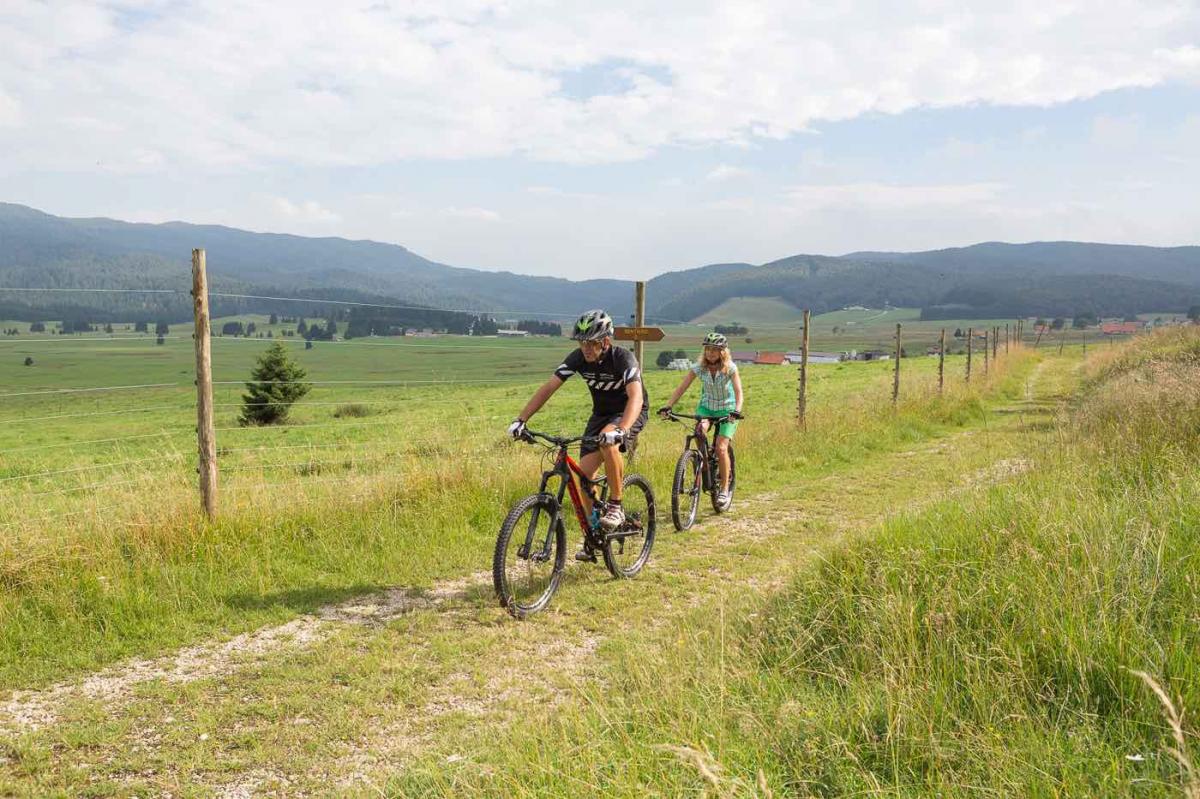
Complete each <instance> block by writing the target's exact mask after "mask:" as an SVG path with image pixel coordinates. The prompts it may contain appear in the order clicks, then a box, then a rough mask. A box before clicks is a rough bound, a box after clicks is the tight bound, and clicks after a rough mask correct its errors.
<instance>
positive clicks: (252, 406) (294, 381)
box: [238, 342, 312, 426]
mask: <svg viewBox="0 0 1200 799" xmlns="http://www.w3.org/2000/svg"><path fill="white" fill-rule="evenodd" d="M305 376H306V372H305V371H304V369H302V368H300V366H299V365H298V364H297V363H296V362H295V361H293V360H292V359H291V358H290V357H288V354H287V350H286V349H285V348H284V346H283V344H281V343H279V342H276V343H274V344H272V345H271V346H269V347H267V349H266V351H265V352H264V353H263V354H262V355H261V356H259V359H258V363H257V365H256V366H255V367H254V370H253V371H252V372H251V373H250V378H251V382H248V383H246V389H247V393H245V394H243V395H242V413H241V416H240V417H239V418H238V422H239V423H240V424H242V425H243V426H245V425H264V424H278V423H280V422H283V421H285V420H286V419H287V415H288V411H289V410H290V409H291V406H292V403H294V402H296V401H297V400H299V399H300V398H301V397H303V396H304V395H305V394H307V393H308V392H309V390H310V389H311V388H312V386H310V385H309V384H308V383H305V382H303V381H304V378H305Z"/></svg>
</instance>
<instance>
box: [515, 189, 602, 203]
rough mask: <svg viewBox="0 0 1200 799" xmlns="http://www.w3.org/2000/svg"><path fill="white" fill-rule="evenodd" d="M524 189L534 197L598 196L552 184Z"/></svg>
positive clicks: (573, 197)
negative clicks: (567, 189)
mask: <svg viewBox="0 0 1200 799" xmlns="http://www.w3.org/2000/svg"><path fill="white" fill-rule="evenodd" d="M525 191H526V192H528V193H529V194H532V195H534V196H536V197H555V198H559V199H564V200H594V199H596V198H597V197H598V196H599V195H596V194H592V193H591V192H586V191H566V190H565V189H560V188H556V187H554V186H526V187H525Z"/></svg>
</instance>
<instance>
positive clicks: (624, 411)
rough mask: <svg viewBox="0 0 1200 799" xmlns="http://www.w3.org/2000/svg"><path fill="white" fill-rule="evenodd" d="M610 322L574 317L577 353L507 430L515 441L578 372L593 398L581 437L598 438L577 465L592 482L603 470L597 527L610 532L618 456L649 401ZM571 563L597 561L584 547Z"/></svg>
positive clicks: (615, 515)
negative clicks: (604, 498) (603, 497)
mask: <svg viewBox="0 0 1200 799" xmlns="http://www.w3.org/2000/svg"><path fill="white" fill-rule="evenodd" d="M612 334H613V323H612V318H611V317H610V316H609V315H608V314H607V313H605V312H604V311H602V310H598V309H597V310H592V311H588V312H587V313H585V314H584V315H583V316H581V317H579V321H577V322H576V323H575V327H574V330H573V331H572V334H571V338H573V339H574V340H576V341H578V342H579V349H577V350H574V351H573V352H571V353H570V354H569V355H568V356H567V357H566V358H565V359H563V362H562V364H560V365H559V367H558V368H557V369H555V370H554V375H553V376H552V377H551V378H550V379H549V380H547V381H546V382H545V383H544V384H543V385H542V386H541V387H540V388H539V389H538V390H537V391H535V392H534V393H533V396H532V397H530V399H529V402H527V403H526V404H525V407H524V409H522V411H521V413H520V414H519V415H518V416H517V418H516V419H514V420H513V422H512V424H510V425H509V426H508V432H509V435H511V436H512V437H513V438H514V439H519V438H521V437H522V435H523V434H524V432H525V425H526V423H527V422H528V421H529V419H530V417H532V416H533V415H534V414H535V413H537V412H538V411H539V410H540V409H541V407H542V406H543V405H544V404H545V403H546V400H548V399H550V396H551V395H552V394H554V392H556V391H558V389H559V387H560V386H562V384H563V383H564V382H566V381H567V379H568V378H570V377H571V375H573V374H575V373H576V372H578V373H579V374H580V375H581V376H582V377H583V380H584V382H585V383H587V386H588V390H589V391H591V394H592V415H591V418H589V419H588V422H587V427H586V428H585V429H584V435H585V436H591V437H599V440H600V443H599V445H598V446H597V444H595V443H591V442H587V441H585V442H583V443H582V444H580V450H579V456H580V457H579V465H580V467H581V468H582V469H583V471H584V473H585V474H587V475H588V477H589V478H594V477H595V476H596V472H597V471H599V469H600V464H601V463H603V464H604V474H605V476H606V478H607V480H608V503H607V505H606V506H605V507H604V508H603V509H602V511H601V516H600V526H601V527H602V528H603V529H604V530H606V531H608V532H611V531H613V530H616V529H617V528H618V527H620V526H621V523H622V522H624V521H625V511H624V510H623V509H622V508H621V481H622V480H623V479H624V470H625V462H624V459H623V458H622V457H621V453H623V452H626V451H631V450H632V449H633V447H634V446H635V445H636V439H637V435H638V433H640V432H641V430H642V427H643V426H644V425H645V424H646V419H647V417H648V415H649V407H650V401H649V398H648V397H647V396H646V390H645V387H644V386H643V385H642V371H641V369H640V368H639V367H638V362H637V359H636V358H634V356H633V353H632V352H630V351H629V350H627V349H624V348H622V347H614V346H613V343H612ZM583 501H584V503H585V504H586V506H587V512H588V513H589V514H590V513H591V511H592V497H591V494H590V492H588V491H584V492H583ZM575 559H576V560H583V561H592V562H595V560H596V553H595V552H593V551H592V550H591V548H590V547H589V546H588V545H587V543H586V542H585V543H584V545H583V549H582V550H580V551H579V552H578V553H576V555H575Z"/></svg>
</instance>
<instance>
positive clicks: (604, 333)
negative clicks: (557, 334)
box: [571, 308, 613, 341]
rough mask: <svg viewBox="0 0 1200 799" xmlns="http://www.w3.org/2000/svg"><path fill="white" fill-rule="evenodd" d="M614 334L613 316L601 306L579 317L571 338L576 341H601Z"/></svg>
mask: <svg viewBox="0 0 1200 799" xmlns="http://www.w3.org/2000/svg"><path fill="white" fill-rule="evenodd" d="M612 334H613V323H612V317H611V316H609V315H608V314H606V313H605V312H604V311H602V310H600V309H599V308H597V309H595V310H591V311H588V312H587V313H585V314H584V315H583V316H581V317H579V321H577V322H576V323H575V329H574V330H573V331H571V338H573V339H575V340H576V341H599V340H600V339H602V338H606V337H608V336H611V335H612Z"/></svg>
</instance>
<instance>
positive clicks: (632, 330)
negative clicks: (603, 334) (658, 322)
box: [613, 327, 666, 341]
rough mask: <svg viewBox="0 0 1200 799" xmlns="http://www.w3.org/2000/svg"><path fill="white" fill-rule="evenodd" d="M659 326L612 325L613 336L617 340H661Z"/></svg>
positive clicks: (661, 332)
mask: <svg viewBox="0 0 1200 799" xmlns="http://www.w3.org/2000/svg"><path fill="white" fill-rule="evenodd" d="M665 335H666V333H664V332H663V329H662V328H661V327H613V338H615V339H616V340H617V341H662V340H663V336H665Z"/></svg>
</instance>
